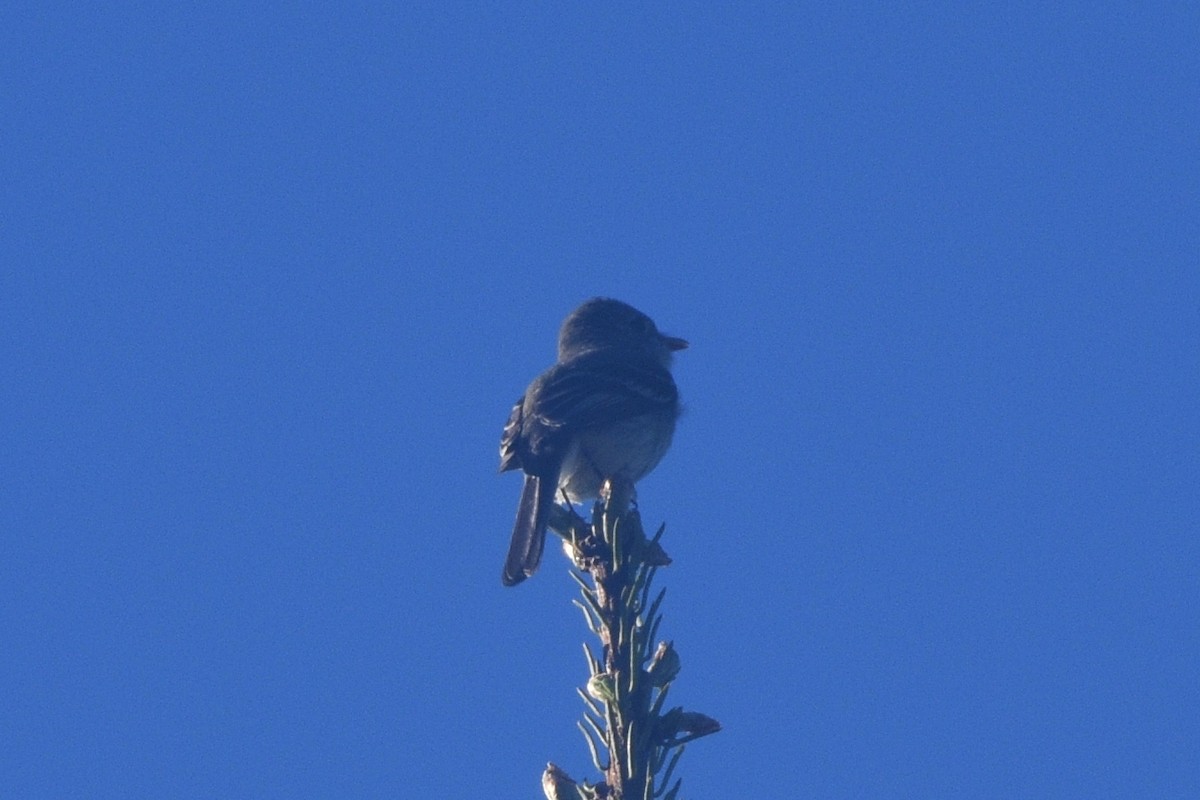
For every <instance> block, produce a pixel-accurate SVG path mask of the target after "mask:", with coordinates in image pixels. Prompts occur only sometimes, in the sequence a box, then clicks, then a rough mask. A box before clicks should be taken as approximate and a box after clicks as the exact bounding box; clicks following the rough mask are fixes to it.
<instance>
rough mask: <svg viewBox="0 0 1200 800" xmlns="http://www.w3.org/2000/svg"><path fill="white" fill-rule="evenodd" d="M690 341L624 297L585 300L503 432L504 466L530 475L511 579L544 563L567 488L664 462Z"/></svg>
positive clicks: (593, 492)
mask: <svg viewBox="0 0 1200 800" xmlns="http://www.w3.org/2000/svg"><path fill="white" fill-rule="evenodd" d="M685 347H687V342H686V341H684V340H683V339H677V338H675V337H674V336H667V335H665V334H663V333H659V331H658V328H656V327H655V325H654V322H653V320H651V319H650V318H649V317H647V316H646V315H645V314H643V313H642V312H640V311H638V310H637V309H636V308H633V307H632V306H629V305H626V304H625V303H622V302H621V301H619V300H610V299H608V298H595V299H592V300H588V301H587V302H586V303H584V304H583V305H581V306H580V307H579V308H577V309H575V310H574V311H572V312H571V314H570V315H569V316H568V317H567V318H566V320H564V321H563V324H562V329H561V330H560V331H559V334H558V362H557V363H556V364H554V366H552V367H550V369H548V370H546V371H545V372H543V373H542V374H541V375H539V376H538V377H537V378H536V379H534V381H533V383H531V384H529V388H528V389H526V390H525V394H524V396H523V397H521V399H519V400H518V401H517V404H516V405H515V406H513V410H512V413H511V414H510V415H509V418H508V424H506V425H505V426H504V435H503V436H502V437H501V439H500V471H501V472H505V471H507V470H511V469H517V468H520V469H521V470H523V471H524V473H525V484H524V486H523V487H522V489H521V502H520V504H519V505H518V506H517V520H516V523H515V524H514V525H513V533H512V542H511V543H510V544H509V546H508V558H507V559H505V561H504V573H503V575H502V580H503V582H504V585H505V586H513V585H515V584H518V583H520V582H521V581H523V580H525V579H526V578H528V577H529V576H530V575H532V574H533V573H534V572H536V571H537V568H538V564H539V563H540V562H541V560H542V548H543V547H544V545H545V542H546V518H547V513H548V511H549V509H550V506H551V505H552V504H553V503H554V502H555V500H556V499H557V498H558V496H559V494H560V492H561V494H562V495H565V497H566V499H568V500H570V501H571V502H572V503H576V502H580V501H582V500H586V499H589V498H594V497H596V496H598V494H599V492H600V487H601V486H602V485H603V484H604V481H605V480H607V479H609V478H619V479H623V480H626V481H628V482H629V483H631V484H632V483H636V482H637V481H639V480H641V479H642V478H643V477H645V475H646V474H647V473H649V472H650V470H652V469H654V467H655V466H656V465H657V464H658V462H659V461H660V460H662V457H663V455H664V454H665V453H666V452H667V448H668V447H670V445H671V436H672V435H673V434H674V433H675V420H676V419H677V418H678V417H679V392H678V390H677V389H676V388H675V381H674V380H673V379H672V378H671V372H670V369H669V367H670V365H671V357H672V354H673V353H674V352H675V351H676V350H682V349H683V348H685Z"/></svg>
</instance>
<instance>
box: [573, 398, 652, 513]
mask: <svg viewBox="0 0 1200 800" xmlns="http://www.w3.org/2000/svg"><path fill="white" fill-rule="evenodd" d="M674 433H675V420H674V418H673V417H671V418H667V417H639V418H637V419H632V420H628V421H626V422H621V423H617V424H616V425H611V426H609V427H607V428H604V429H600V430H593V431H586V432H584V433H582V434H580V435H579V436H578V437H577V438H576V440H575V441H574V442H573V443H572V446H571V449H570V450H569V451H568V452H567V457H566V459H564V461H563V466H562V471H561V472H560V473H559V479H558V485H559V488H561V489H562V490H563V491H565V492H566V493H567V497H569V498H570V500H571V502H573V503H577V502H580V501H582V500H589V499H591V498H594V497H596V496H597V495H598V494H599V492H600V487H601V485H602V484H603V483H604V481H605V480H606V479H607V478H613V477H621V478H624V479H626V480H628V481H629V482H631V483H637V482H638V481H639V480H641V479H642V478H644V477H645V476H646V475H647V474H649V472H650V470H652V469H654V468H655V467H656V466H657V465H658V462H659V461H661V460H662V457H663V455H665V454H666V452H667V449H668V448H669V447H670V446H671V437H672V436H673V435H674Z"/></svg>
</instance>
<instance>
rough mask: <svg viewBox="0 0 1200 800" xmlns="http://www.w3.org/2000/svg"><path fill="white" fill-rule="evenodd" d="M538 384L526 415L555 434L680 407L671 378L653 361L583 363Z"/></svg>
mask: <svg viewBox="0 0 1200 800" xmlns="http://www.w3.org/2000/svg"><path fill="white" fill-rule="evenodd" d="M539 380H540V381H541V385H540V386H538V387H537V390H536V391H535V392H531V394H530V396H532V398H533V403H532V404H531V405H532V407H531V408H526V409H525V411H524V413H525V414H527V415H529V416H531V417H533V419H534V420H536V422H537V423H538V424H539V425H541V426H545V427H546V428H549V429H551V430H553V429H556V428H561V427H562V426H564V425H567V426H570V427H571V428H572V429H576V430H578V429H586V428H591V427H595V426H600V425H606V424H608V423H611V422H616V421H619V420H624V419H629V418H631V417H639V416H642V415H644V414H662V413H671V412H673V411H674V409H675V407H676V405H677V404H678V402H679V392H678V390H677V389H676V388H675V381H674V380H672V379H671V373H670V372H668V371H667V369H666V368H665V367H663V366H662V365H660V364H658V363H657V362H654V361H650V360H632V361H631V360H629V359H627V358H598V357H583V358H579V359H575V360H573V361H571V362H568V363H566V364H559V365H557V366H555V367H552V368H551V369H550V370H549V371H548V372H546V373H545V374H544V375H543V376H542V378H540V379H539ZM530 421H531V420H526V424H528V423H529V422H530Z"/></svg>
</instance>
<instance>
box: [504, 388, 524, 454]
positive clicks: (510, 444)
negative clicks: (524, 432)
mask: <svg viewBox="0 0 1200 800" xmlns="http://www.w3.org/2000/svg"><path fill="white" fill-rule="evenodd" d="M524 406H525V397H524V396H521V397H518V398H517V404H516V405H515V406H513V407H512V412H511V413H510V414H509V415H508V422H506V423H504V433H503V434H501V435H500V471H501V472H507V471H508V470H510V469H516V468H517V467H519V466H521V454H520V452H519V451H520V446H519V444H520V443H519V441H518V440H519V439H520V436H521V419H522V417H523V416H524V411H523V409H524Z"/></svg>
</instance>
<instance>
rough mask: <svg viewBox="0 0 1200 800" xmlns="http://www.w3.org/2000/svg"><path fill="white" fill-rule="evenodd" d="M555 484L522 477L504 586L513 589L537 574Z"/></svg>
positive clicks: (506, 562) (532, 477)
mask: <svg viewBox="0 0 1200 800" xmlns="http://www.w3.org/2000/svg"><path fill="white" fill-rule="evenodd" d="M555 483H557V481H550V480H546V479H545V478H540V477H538V476H537V475H526V476H525V485H524V486H523V487H522V488H521V502H520V504H519V505H518V506H517V521H516V522H515V523H514V524H513V533H512V541H511V542H510V543H509V545H508V558H506V559H505V560H504V574H503V575H501V577H500V580H501V581H503V582H504V585H505V586H515V585H517V584H518V583H520V582H521V581H523V580H525V579H526V578H528V577H529V576H530V575H532V574H533V573H535V572H537V568H538V564H540V563H541V561H542V548H543V547H545V544H546V516H547V514H548V512H549V510H550V506H551V505H552V504H553V503H554V492H555V486H554V484H555Z"/></svg>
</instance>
